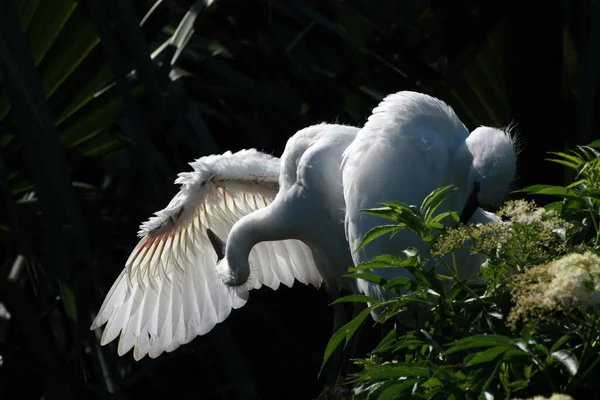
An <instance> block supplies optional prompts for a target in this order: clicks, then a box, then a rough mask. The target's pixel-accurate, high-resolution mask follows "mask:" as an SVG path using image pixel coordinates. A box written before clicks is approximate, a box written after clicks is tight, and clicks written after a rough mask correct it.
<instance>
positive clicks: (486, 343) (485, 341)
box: [443, 335, 514, 356]
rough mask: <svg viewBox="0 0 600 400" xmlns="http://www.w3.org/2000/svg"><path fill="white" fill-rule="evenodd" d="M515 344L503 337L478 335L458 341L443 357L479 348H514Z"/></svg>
mask: <svg viewBox="0 0 600 400" xmlns="http://www.w3.org/2000/svg"><path fill="white" fill-rule="evenodd" d="M513 345H514V342H513V341H512V339H510V338H508V337H506V336H501V335H476V336H469V337H467V338H464V339H460V340H457V341H456V342H455V343H454V345H453V346H452V347H451V348H450V349H448V350H446V351H445V352H444V354H443V355H445V356H446V355H449V354H452V353H456V352H457V351H463V350H467V349H472V348H478V347H499V346H509V347H512V346H513Z"/></svg>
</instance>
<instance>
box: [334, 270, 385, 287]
mask: <svg viewBox="0 0 600 400" xmlns="http://www.w3.org/2000/svg"><path fill="white" fill-rule="evenodd" d="M343 276H344V277H345V278H353V279H363V280H365V281H368V282H373V283H375V284H377V285H385V283H386V282H387V281H386V280H385V279H383V278H381V277H379V276H377V275H375V274H369V273H366V272H363V273H356V274H345V275H343Z"/></svg>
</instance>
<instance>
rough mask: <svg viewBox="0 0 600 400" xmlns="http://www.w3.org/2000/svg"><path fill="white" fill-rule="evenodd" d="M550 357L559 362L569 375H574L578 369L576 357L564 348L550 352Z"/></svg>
mask: <svg viewBox="0 0 600 400" xmlns="http://www.w3.org/2000/svg"><path fill="white" fill-rule="evenodd" d="M551 357H552V358H553V359H555V360H556V361H558V362H560V363H561V364H562V365H563V366H564V367H565V368H566V369H567V371H568V372H569V373H570V374H571V375H575V374H576V373H577V370H578V369H579V364H578V362H577V358H576V357H575V356H574V355H573V354H571V353H569V352H568V351H565V350H559V351H555V352H553V353H552V354H551Z"/></svg>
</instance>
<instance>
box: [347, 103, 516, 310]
mask: <svg viewBox="0 0 600 400" xmlns="http://www.w3.org/2000/svg"><path fill="white" fill-rule="evenodd" d="M515 169H516V153H515V149H514V144H513V140H512V139H511V137H510V135H508V134H507V133H506V132H504V131H502V130H499V129H494V128H487V127H480V128H477V129H476V130H474V131H473V133H471V134H469V131H468V130H467V128H465V126H464V125H463V124H462V122H461V121H460V120H459V119H458V117H457V116H456V114H455V113H454V111H453V110H452V108H451V107H450V106H448V105H446V104H445V103H444V102H442V101H440V100H438V99H436V98H433V97H431V96H427V95H425V94H422V93H415V92H408V91H405V92H398V93H395V94H392V95H389V96H387V97H386V98H385V99H384V100H383V101H382V102H381V103H380V104H379V105H378V106H377V107H376V108H375V109H374V110H373V113H372V115H371V116H370V117H369V120H368V121H367V123H366V124H365V126H364V127H363V128H362V129H361V130H360V132H359V133H358V134H357V136H356V139H355V140H354V142H352V144H351V145H350V146H348V148H347V149H346V151H345V152H344V155H343V159H342V171H343V187H344V201H345V205H346V217H345V226H346V236H347V239H348V242H349V245H350V249H351V251H352V252H353V255H352V257H353V259H354V263H355V264H359V263H361V262H366V261H369V260H371V259H372V258H373V257H375V256H377V255H380V254H400V253H401V252H402V251H403V250H405V249H406V248H407V247H411V246H412V247H416V248H417V249H419V250H420V251H424V250H425V249H426V247H425V245H424V243H423V242H422V241H421V240H420V239H419V238H418V237H417V236H416V235H415V234H413V233H412V232H410V231H408V230H405V231H402V232H399V233H398V234H397V235H395V236H394V238H392V239H391V240H390V239H389V237H387V236H383V237H379V238H377V239H375V240H373V241H372V242H370V243H369V244H367V245H366V246H364V247H363V248H361V249H360V250H358V251H355V250H356V249H357V248H358V247H359V245H360V243H361V242H362V239H363V237H364V236H365V234H366V233H367V232H368V231H369V230H370V229H372V228H374V227H376V226H378V225H381V224H382V220H381V218H377V217H375V216H372V215H368V214H365V213H363V212H361V211H360V210H361V209H366V208H374V207H378V206H379V203H381V202H384V201H390V200H394V201H401V202H403V203H406V204H413V205H420V204H421V202H422V201H423V199H424V198H425V197H426V196H427V195H428V194H429V193H431V192H432V191H433V190H435V189H437V188H440V187H442V186H446V185H449V184H454V185H456V186H457V188H458V189H457V190H456V191H455V192H454V193H453V194H452V195H451V196H450V197H449V198H448V199H447V200H446V201H445V202H444V204H443V205H442V206H441V207H440V208H439V209H438V210H437V213H441V212H445V211H449V210H453V211H457V212H460V211H461V210H465V212H464V213H463V214H465V215H464V216H465V217H466V219H465V220H466V221H468V220H470V219H471V216H472V215H474V216H473V219H472V221H474V222H482V223H487V222H491V221H493V220H495V219H497V218H495V216H494V215H493V214H490V213H486V212H484V211H483V210H481V209H478V208H477V204H490V203H497V202H499V201H501V200H502V199H503V197H504V196H505V194H506V193H507V191H508V186H509V184H510V183H511V181H512V180H513V178H514V174H515ZM475 185H479V187H480V189H479V193H478V194H477V192H474V188H475ZM473 212H475V213H474V214H473ZM479 265H480V264H479ZM460 267H461V270H460V271H459V272H460V273H461V275H462V277H463V278H465V277H468V276H472V275H473V273H474V268H472V267H473V265H472V264H471V265H470V266H469V265H465V264H464V263H463V264H462V265H460ZM371 272H373V273H375V274H377V275H379V276H381V277H383V278H386V279H391V278H394V277H397V276H398V275H404V276H405V277H408V278H412V276H411V274H410V273H409V272H408V271H407V270H401V269H378V270H373V271H371ZM439 273H444V271H443V270H439ZM358 287H359V290H360V291H361V292H363V293H365V294H367V295H369V296H372V297H374V298H376V299H378V300H385V299H386V298H388V297H389V296H390V295H392V294H391V293H387V292H385V291H384V289H383V288H381V287H380V286H377V285H375V284H372V283H370V282H367V281H364V280H359V281H358Z"/></svg>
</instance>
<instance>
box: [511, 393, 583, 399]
mask: <svg viewBox="0 0 600 400" xmlns="http://www.w3.org/2000/svg"><path fill="white" fill-rule="evenodd" d="M512 400H573V398H572V397H571V396H567V395H566V394H558V393H555V394H553V395H552V397H543V396H535V397H531V398H529V399H512Z"/></svg>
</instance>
